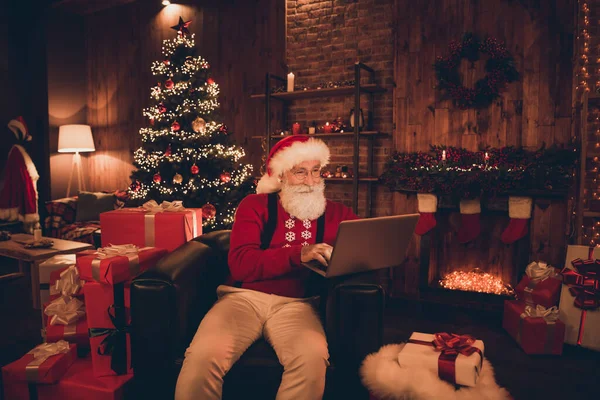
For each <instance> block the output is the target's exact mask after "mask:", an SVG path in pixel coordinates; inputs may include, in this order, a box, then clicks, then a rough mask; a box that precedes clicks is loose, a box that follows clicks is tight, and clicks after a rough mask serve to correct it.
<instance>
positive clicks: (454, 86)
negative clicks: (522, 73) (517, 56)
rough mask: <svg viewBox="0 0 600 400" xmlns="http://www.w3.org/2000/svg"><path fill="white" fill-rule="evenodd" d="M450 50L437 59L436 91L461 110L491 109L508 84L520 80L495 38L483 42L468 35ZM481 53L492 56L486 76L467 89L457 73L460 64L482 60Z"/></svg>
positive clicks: (451, 46)
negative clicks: (489, 107) (463, 61)
mask: <svg viewBox="0 0 600 400" xmlns="http://www.w3.org/2000/svg"><path fill="white" fill-rule="evenodd" d="M449 48H450V54H449V55H448V56H447V57H437V58H436V61H435V64H434V69H435V76H436V78H437V81H438V83H437V88H438V89H440V90H442V91H444V92H445V93H446V94H447V95H448V96H449V97H451V98H452V101H453V102H454V104H455V105H456V106H458V107H460V108H462V109H467V108H486V107H488V106H489V105H490V104H492V102H493V101H494V99H496V98H498V97H500V92H501V91H502V90H503V89H504V87H505V86H506V84H508V83H511V82H514V81H516V80H518V79H519V72H517V69H516V68H515V61H514V59H513V57H512V55H511V54H510V53H509V52H508V50H507V49H506V47H505V46H504V45H503V44H502V43H500V42H499V41H498V40H497V39H496V38H493V37H486V38H485V39H484V40H483V41H480V40H479V38H478V37H477V36H476V35H474V34H473V33H470V32H467V33H465V35H464V36H463V39H462V41H461V42H460V43H457V42H451V43H450V46H449ZM480 53H482V54H485V55H487V56H489V59H488V60H487V61H486V63H485V71H486V75H485V77H483V78H482V79H480V80H478V81H477V82H476V83H475V86H474V87H473V88H467V87H465V86H464V85H463V84H462V82H461V79H460V75H459V73H458V67H459V66H460V61H461V60H462V59H463V58H466V59H467V60H469V61H471V62H475V61H477V60H479V55H480Z"/></svg>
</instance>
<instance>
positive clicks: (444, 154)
mask: <svg viewBox="0 0 600 400" xmlns="http://www.w3.org/2000/svg"><path fill="white" fill-rule="evenodd" d="M442 161H446V150H442Z"/></svg>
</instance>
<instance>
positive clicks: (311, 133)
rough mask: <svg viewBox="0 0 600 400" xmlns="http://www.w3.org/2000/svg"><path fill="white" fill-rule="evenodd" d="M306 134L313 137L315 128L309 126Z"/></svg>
mask: <svg viewBox="0 0 600 400" xmlns="http://www.w3.org/2000/svg"><path fill="white" fill-rule="evenodd" d="M308 134H309V135H314V134H315V127H314V126H309V127H308Z"/></svg>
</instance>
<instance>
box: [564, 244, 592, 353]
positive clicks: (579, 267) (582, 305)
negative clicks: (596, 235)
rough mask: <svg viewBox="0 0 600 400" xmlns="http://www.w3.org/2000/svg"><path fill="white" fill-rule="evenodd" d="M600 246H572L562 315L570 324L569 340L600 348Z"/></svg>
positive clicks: (567, 329) (567, 267) (567, 259)
mask: <svg viewBox="0 0 600 400" xmlns="http://www.w3.org/2000/svg"><path fill="white" fill-rule="evenodd" d="M599 271H600V248H599V247H595V248H591V249H590V248H589V247H587V246H574V245H573V246H569V247H568V248H567V257H566V262H565V268H564V269H563V271H562V274H563V285H562V289H561V295H560V306H559V317H560V319H561V321H563V322H564V323H565V325H566V327H565V343H569V344H573V345H580V346H583V347H586V348H589V349H593V350H598V351H600V308H599V307H598V306H599V305H600V282H599V279H600V274H599Z"/></svg>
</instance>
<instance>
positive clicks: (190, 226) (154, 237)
mask: <svg viewBox="0 0 600 400" xmlns="http://www.w3.org/2000/svg"><path fill="white" fill-rule="evenodd" d="M100 225H101V227H102V246H108V245H109V244H128V243H132V244H135V245H136V246H139V247H146V246H148V247H161V248H164V249H167V250H168V251H169V252H171V251H173V250H175V249H176V248H178V247H179V246H181V245H182V244H184V243H186V242H188V241H190V240H192V239H193V238H195V237H197V236H200V235H201V234H202V209H200V208H186V209H183V210H182V211H168V212H157V213H154V212H152V211H146V210H145V209H143V208H122V209H120V210H114V211H108V212H104V213H102V214H100Z"/></svg>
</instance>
